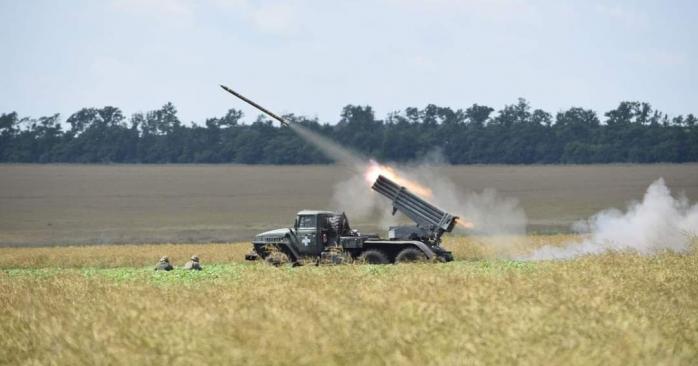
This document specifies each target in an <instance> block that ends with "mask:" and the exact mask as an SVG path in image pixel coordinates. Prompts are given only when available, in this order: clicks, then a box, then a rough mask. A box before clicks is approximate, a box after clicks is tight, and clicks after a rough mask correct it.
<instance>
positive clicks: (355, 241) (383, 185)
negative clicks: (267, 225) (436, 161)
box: [245, 175, 458, 266]
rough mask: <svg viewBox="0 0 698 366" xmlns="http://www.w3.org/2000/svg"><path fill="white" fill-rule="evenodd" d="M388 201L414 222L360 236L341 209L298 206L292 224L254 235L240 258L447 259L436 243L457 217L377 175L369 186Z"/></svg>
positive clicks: (275, 260) (276, 261)
mask: <svg viewBox="0 0 698 366" xmlns="http://www.w3.org/2000/svg"><path fill="white" fill-rule="evenodd" d="M371 188H372V189H373V190H375V191H376V192H378V193H380V194H382V195H383V196H385V197H387V198H389V199H391V200H392V204H393V215H394V214H395V213H396V212H398V211H399V212H401V213H403V214H404V215H406V216H407V217H408V218H410V219H411V220H412V221H414V222H415V225H409V226H393V227H390V228H389V229H388V238H387V239H382V238H380V237H379V236H378V235H374V234H368V235H363V234H361V233H360V232H358V231H356V230H352V229H351V228H350V226H349V220H348V219H347V217H346V215H345V214H344V213H338V212H332V211H315V210H303V211H300V212H298V216H297V217H296V220H295V222H294V224H293V227H290V228H284V229H277V230H271V231H267V232H263V233H261V234H258V235H257V236H256V237H255V239H254V240H253V241H252V246H253V252H252V253H250V254H248V255H247V256H246V257H245V259H248V260H257V259H264V260H266V261H267V262H269V263H270V264H273V265H277V266H278V265H282V264H284V263H290V264H294V265H299V264H302V263H305V262H307V261H308V260H311V261H314V262H315V263H321V262H327V263H343V262H349V261H361V262H364V263H369V264H388V263H406V262H421V261H441V262H448V261H452V260H453V255H452V254H451V252H449V251H447V250H445V249H444V248H442V247H441V236H442V235H443V233H445V232H451V230H453V226H454V225H455V223H456V220H457V219H458V217H456V216H453V215H451V214H449V213H446V212H444V211H442V210H440V209H439V208H437V207H435V206H434V205H432V204H430V203H428V202H426V201H425V200H423V199H421V198H420V197H418V196H416V195H415V194H413V193H411V192H410V191H409V190H407V189H406V188H405V187H402V186H400V185H398V184H396V183H395V182H393V181H391V180H390V179H388V178H386V177H384V176H382V175H381V176H379V177H378V179H376V181H375V183H374V184H373V186H372V187H371Z"/></svg>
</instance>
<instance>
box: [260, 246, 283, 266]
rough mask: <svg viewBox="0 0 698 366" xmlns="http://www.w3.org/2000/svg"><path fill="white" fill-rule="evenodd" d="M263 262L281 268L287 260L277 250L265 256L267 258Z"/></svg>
mask: <svg viewBox="0 0 698 366" xmlns="http://www.w3.org/2000/svg"><path fill="white" fill-rule="evenodd" d="M264 261H265V262H267V264H270V265H272V266H274V267H281V266H282V265H284V264H286V263H288V262H289V259H288V255H286V253H284V252H282V251H280V250H277V251H273V252H271V253H269V255H267V257H266V258H264Z"/></svg>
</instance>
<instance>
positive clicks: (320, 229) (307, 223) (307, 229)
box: [293, 210, 342, 256]
mask: <svg viewBox="0 0 698 366" xmlns="http://www.w3.org/2000/svg"><path fill="white" fill-rule="evenodd" d="M341 215H342V214H338V213H336V212H331V211H315V210H303V211H300V212H298V216H296V221H295V223H294V227H293V229H294V230H295V234H296V235H295V236H296V238H297V239H298V242H297V243H296V245H297V249H298V252H299V253H300V254H301V255H309V256H312V255H319V254H320V253H321V252H322V251H323V250H325V247H326V246H328V245H329V244H331V242H330V239H333V242H334V243H336V233H334V229H333V227H332V225H331V222H332V220H333V219H336V218H338V217H340V216H341Z"/></svg>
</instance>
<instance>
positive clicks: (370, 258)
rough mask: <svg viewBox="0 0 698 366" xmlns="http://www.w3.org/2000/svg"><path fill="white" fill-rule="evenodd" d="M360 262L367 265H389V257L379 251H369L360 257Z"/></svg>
mask: <svg viewBox="0 0 698 366" xmlns="http://www.w3.org/2000/svg"><path fill="white" fill-rule="evenodd" d="M359 261H360V262H361V263H366V264H388V263H390V261H389V260H388V256H387V255H385V253H383V252H382V251H380V250H378V249H369V250H367V251H365V252H363V253H361V256H359Z"/></svg>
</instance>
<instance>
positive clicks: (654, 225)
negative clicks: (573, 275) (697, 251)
mask: <svg viewBox="0 0 698 366" xmlns="http://www.w3.org/2000/svg"><path fill="white" fill-rule="evenodd" d="M573 229H575V231H577V232H579V233H583V234H587V238H586V239H585V240H583V241H582V242H579V243H570V244H568V245H566V246H563V247H555V246H544V247H541V248H539V249H538V250H536V251H535V252H533V253H532V254H531V255H530V256H528V257H526V258H524V259H531V260H544V259H568V258H573V257H577V256H580V255H586V254H600V253H605V252H609V251H611V252H613V251H634V252H637V253H640V254H644V255H652V254H656V253H658V252H661V251H673V252H683V251H686V250H688V249H689V248H690V245H691V241H692V240H693V239H694V238H695V237H696V234H697V231H698V204H694V205H690V203H689V202H688V199H687V198H686V197H680V198H678V199H675V198H674V197H672V195H671V192H670V191H669V188H667V186H666V184H665V183H664V179H662V178H660V179H658V180H657V181H655V182H654V183H652V184H651V185H650V186H649V188H647V192H646V193H645V195H644V197H643V199H642V201H641V202H632V203H630V204H629V205H628V207H627V209H626V210H625V212H623V211H620V210H617V209H608V210H604V211H601V212H599V213H597V214H595V215H594V216H592V217H590V218H589V219H587V220H584V221H580V222H577V223H576V224H575V225H574V226H573Z"/></svg>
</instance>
